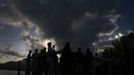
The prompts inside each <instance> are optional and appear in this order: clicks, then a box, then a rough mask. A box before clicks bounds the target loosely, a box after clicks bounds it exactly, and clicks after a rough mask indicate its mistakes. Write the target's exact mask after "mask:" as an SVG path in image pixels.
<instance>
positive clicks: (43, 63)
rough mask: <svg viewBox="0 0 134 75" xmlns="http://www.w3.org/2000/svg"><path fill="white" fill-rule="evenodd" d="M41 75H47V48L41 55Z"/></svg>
mask: <svg viewBox="0 0 134 75" xmlns="http://www.w3.org/2000/svg"><path fill="white" fill-rule="evenodd" d="M38 59H39V71H40V73H39V75H43V74H44V75H46V74H47V72H46V48H44V49H42V50H41V52H40V53H39V57H38Z"/></svg>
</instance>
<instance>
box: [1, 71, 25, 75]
mask: <svg viewBox="0 0 134 75" xmlns="http://www.w3.org/2000/svg"><path fill="white" fill-rule="evenodd" d="M0 75H17V71H12V70H0ZM20 75H24V72H23V71H21V74H20Z"/></svg>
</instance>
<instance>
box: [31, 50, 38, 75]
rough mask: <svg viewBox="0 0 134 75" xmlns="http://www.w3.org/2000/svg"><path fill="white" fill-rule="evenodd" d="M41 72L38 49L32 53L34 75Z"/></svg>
mask: <svg viewBox="0 0 134 75" xmlns="http://www.w3.org/2000/svg"><path fill="white" fill-rule="evenodd" d="M38 73H39V60H38V49H35V52H34V53H33V55H32V75H38Z"/></svg>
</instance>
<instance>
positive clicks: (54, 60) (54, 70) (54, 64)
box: [51, 45, 58, 75]
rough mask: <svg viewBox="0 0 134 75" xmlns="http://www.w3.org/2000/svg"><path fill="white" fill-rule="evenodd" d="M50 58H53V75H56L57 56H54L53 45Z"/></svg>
mask: <svg viewBox="0 0 134 75" xmlns="http://www.w3.org/2000/svg"><path fill="white" fill-rule="evenodd" d="M51 56H52V58H53V64H52V65H53V66H52V67H53V73H54V74H55V75H57V74H58V73H57V67H58V66H57V65H58V56H57V54H56V50H55V45H53V47H52V54H51Z"/></svg>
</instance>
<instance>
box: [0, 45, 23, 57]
mask: <svg viewBox="0 0 134 75" xmlns="http://www.w3.org/2000/svg"><path fill="white" fill-rule="evenodd" d="M13 49H14V46H8V47H6V48H5V49H3V50H0V54H4V55H8V56H9V55H10V56H16V57H19V58H23V57H24V56H23V55H21V54H20V53H18V52H17V51H14V50H13Z"/></svg>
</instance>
